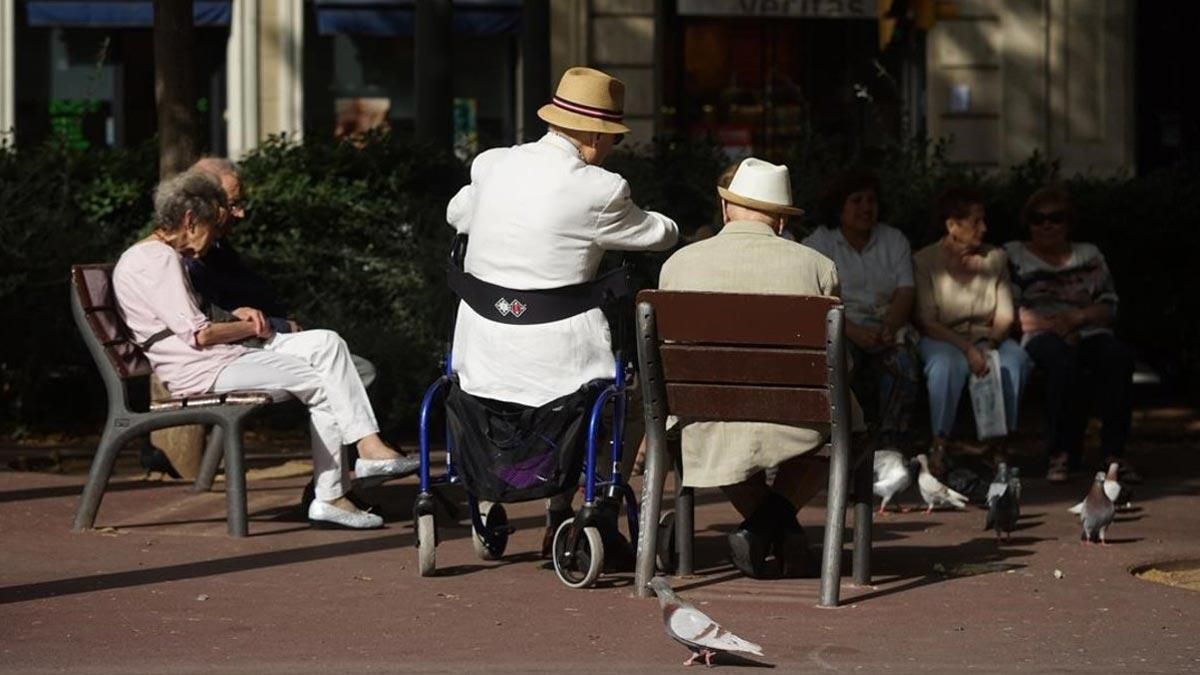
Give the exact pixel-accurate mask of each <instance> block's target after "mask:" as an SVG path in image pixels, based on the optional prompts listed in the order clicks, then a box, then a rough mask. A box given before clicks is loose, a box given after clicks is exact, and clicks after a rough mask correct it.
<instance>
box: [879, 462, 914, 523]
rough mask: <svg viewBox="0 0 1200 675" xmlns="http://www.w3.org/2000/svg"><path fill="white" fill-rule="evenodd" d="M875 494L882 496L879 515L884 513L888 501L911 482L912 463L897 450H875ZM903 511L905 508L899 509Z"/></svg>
mask: <svg viewBox="0 0 1200 675" xmlns="http://www.w3.org/2000/svg"><path fill="white" fill-rule="evenodd" d="M874 459H875V484H874V487H873V490H874V492H875V494H876V495H877V496H879V497H882V498H883V502H882V503H880V504H879V515H881V516H882V515H884V510H885V509H887V505H888V502H889V501H891V500H892V498H893V497H895V496H896V495H898V494H900V493H901V492H904V491H905V490H907V489H908V486H910V485H912V482H913V464H912V462H907V461H905V459H904V455H902V454H900V451H898V450H891V449H888V450H876V451H875V458H874ZM900 510H901V511H904V510H906V509H900Z"/></svg>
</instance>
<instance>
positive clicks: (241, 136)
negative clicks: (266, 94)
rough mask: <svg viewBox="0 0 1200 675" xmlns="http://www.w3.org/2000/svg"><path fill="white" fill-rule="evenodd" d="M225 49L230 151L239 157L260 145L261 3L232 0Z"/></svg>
mask: <svg viewBox="0 0 1200 675" xmlns="http://www.w3.org/2000/svg"><path fill="white" fill-rule="evenodd" d="M232 12H233V16H232V18H231V19H230V23H229V45H228V47H227V48H226V50H225V63H226V66H225V68H226V74H227V77H226V84H225V87H226V89H225V91H226V95H225V99H226V101H227V104H226V108H225V123H226V126H227V128H228V137H229V142H228V146H229V149H228V154H229V156H230V157H231V158H233V159H235V160H237V159H240V158H241V157H242V155H245V154H246V152H247V151H249V150H250V149H251V148H253V147H254V146H256V145H258V3H257V2H255V0H233V9H232Z"/></svg>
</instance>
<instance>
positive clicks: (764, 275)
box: [659, 221, 839, 487]
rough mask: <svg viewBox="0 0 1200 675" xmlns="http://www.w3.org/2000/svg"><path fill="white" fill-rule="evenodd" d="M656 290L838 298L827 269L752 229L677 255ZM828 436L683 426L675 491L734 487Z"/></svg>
mask: <svg viewBox="0 0 1200 675" xmlns="http://www.w3.org/2000/svg"><path fill="white" fill-rule="evenodd" d="M659 287H660V288H662V289H663V290H673V291H715V292H727V293H770V294H781V295H829V296H837V295H838V293H839V288H838V276H837V269H836V267H835V266H834V264H833V261H831V260H830V259H829V258H826V257H825V256H823V255H821V254H820V253H817V252H816V251H814V250H813V249H811V248H808V247H807V246H803V245H801V244H797V243H795V242H792V241H788V240H786V239H783V238H782V237H779V236H776V234H775V232H774V231H772V230H771V228H770V227H769V226H767V225H764V224H762V223H757V222H753V221H733V222H731V223H728V224H727V225H725V227H724V228H723V229H722V230H721V232H720V233H719V234H718V235H717V236H715V237H712V238H711V239H705V240H704V241H700V242H697V243H695V244H691V245H690V246H686V247H684V248H683V249H680V250H679V251H678V252H677V253H675V254H674V255H672V256H671V258H670V259H669V260H667V262H666V264H664V265H663V268H662V275H661V277H660V279H659ZM730 320H736V317H730ZM828 431H829V429H828V426H822V427H820V428H803V427H792V426H785V425H781V424H765V423H760V422H696V423H693V424H688V425H687V426H685V427H684V429H683V483H684V485H687V486H690V487H716V486H721V485H732V484H734V483H739V482H741V481H744V480H746V479H747V478H750V477H751V476H753V475H754V474H756V473H758V472H759V471H763V470H764V469H767V468H770V467H773V466H778V465H779V463H780V462H783V461H785V460H788V459H791V458H793V457H797V456H799V455H802V454H804V453H806V452H810V451H812V450H814V449H816V448H819V447H821V446H822V445H823V444H824V443H825V437H826V435H827V434H828Z"/></svg>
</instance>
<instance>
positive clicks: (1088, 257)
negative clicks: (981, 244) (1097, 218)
mask: <svg viewBox="0 0 1200 675" xmlns="http://www.w3.org/2000/svg"><path fill="white" fill-rule="evenodd" d="M1021 222H1022V223H1024V225H1025V226H1026V228H1027V231H1028V233H1029V241H1014V242H1009V243H1008V244H1006V245H1005V247H1004V248H1005V250H1006V251H1007V252H1008V258H1009V261H1010V262H1011V265H1012V282H1013V295H1014V298H1015V300H1016V303H1017V307H1018V318H1019V320H1020V324H1021V331H1022V333H1024V337H1023V338H1022V344H1023V346H1024V347H1025V351H1027V352H1028V353H1029V355H1030V356H1031V357H1033V360H1034V362H1035V363H1036V364H1037V366H1038V367H1039V368H1041V369H1042V370H1044V371H1045V373H1046V392H1045V405H1046V411H1045V416H1046V432H1045V433H1046V438H1045V442H1046V453H1047V459H1048V471H1047V474H1046V477H1047V479H1048V480H1050V481H1052V482H1062V481H1065V480H1066V479H1067V472H1068V470H1069V469H1072V468H1077V467H1078V465H1079V462H1080V457H1081V455H1082V453H1083V437H1084V430H1085V428H1086V426H1087V418H1088V414H1087V413H1088V404H1089V403H1090V401H1088V395H1089V393H1090V394H1095V395H1097V396H1098V397H1099V399H1100V401H1101V408H1100V419H1101V421H1102V422H1103V431H1102V432H1101V435H1100V446H1101V449H1102V450H1103V451H1104V455H1105V458H1106V459H1105V466H1107V465H1108V463H1109V462H1111V461H1117V460H1119V459H1120V458H1121V457H1122V456H1123V455H1124V453H1125V441H1126V440H1127V439H1128V437H1129V427H1130V414H1131V413H1130V407H1131V406H1130V387H1131V379H1132V377H1133V352H1132V351H1131V350H1130V348H1129V347H1128V346H1126V345H1125V344H1124V343H1122V342H1121V341H1119V340H1117V338H1116V337H1115V336H1114V335H1113V332H1112V324H1113V320H1114V319H1115V318H1116V315H1117V291H1116V288H1115V287H1114V286H1113V279H1112V274H1110V273H1109V270H1108V265H1107V264H1106V263H1105V261H1104V256H1103V255H1102V254H1101V253H1100V249H1098V248H1096V246H1095V245H1094V244H1085V243H1079V242H1073V241H1071V234H1072V230H1073V229H1074V225H1075V209H1074V206H1073V205H1072V203H1071V198H1070V196H1069V195H1068V194H1067V192H1066V191H1065V190H1063V189H1062V188H1061V187H1057V186H1051V187H1045V188H1042V189H1041V190H1038V191H1037V192H1035V193H1034V194H1033V195H1032V196H1030V198H1029V200H1028V201H1026V202H1025V206H1024V208H1023V209H1022V210H1021ZM1122 468H1123V469H1124V476H1123V477H1124V478H1125V479H1126V480H1128V479H1130V478H1131V477H1132V478H1135V479H1136V475H1135V474H1133V473H1132V470H1131V469H1130V468H1129V467H1128V466H1124V467H1122Z"/></svg>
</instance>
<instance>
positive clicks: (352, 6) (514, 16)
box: [316, 0, 521, 36]
mask: <svg viewBox="0 0 1200 675" xmlns="http://www.w3.org/2000/svg"><path fill="white" fill-rule="evenodd" d="M316 8H317V31H318V32H319V33H320V34H321V35H333V34H336V33H349V34H354V35H375V36H395V35H405V36H407V35H412V34H413V32H414V25H415V22H416V3H415V2H414V0H374V1H372V0H316ZM453 21H454V32H455V33H456V34H458V35H498V34H504V33H516V32H517V31H519V30H520V28H521V0H454V14H453Z"/></svg>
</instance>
